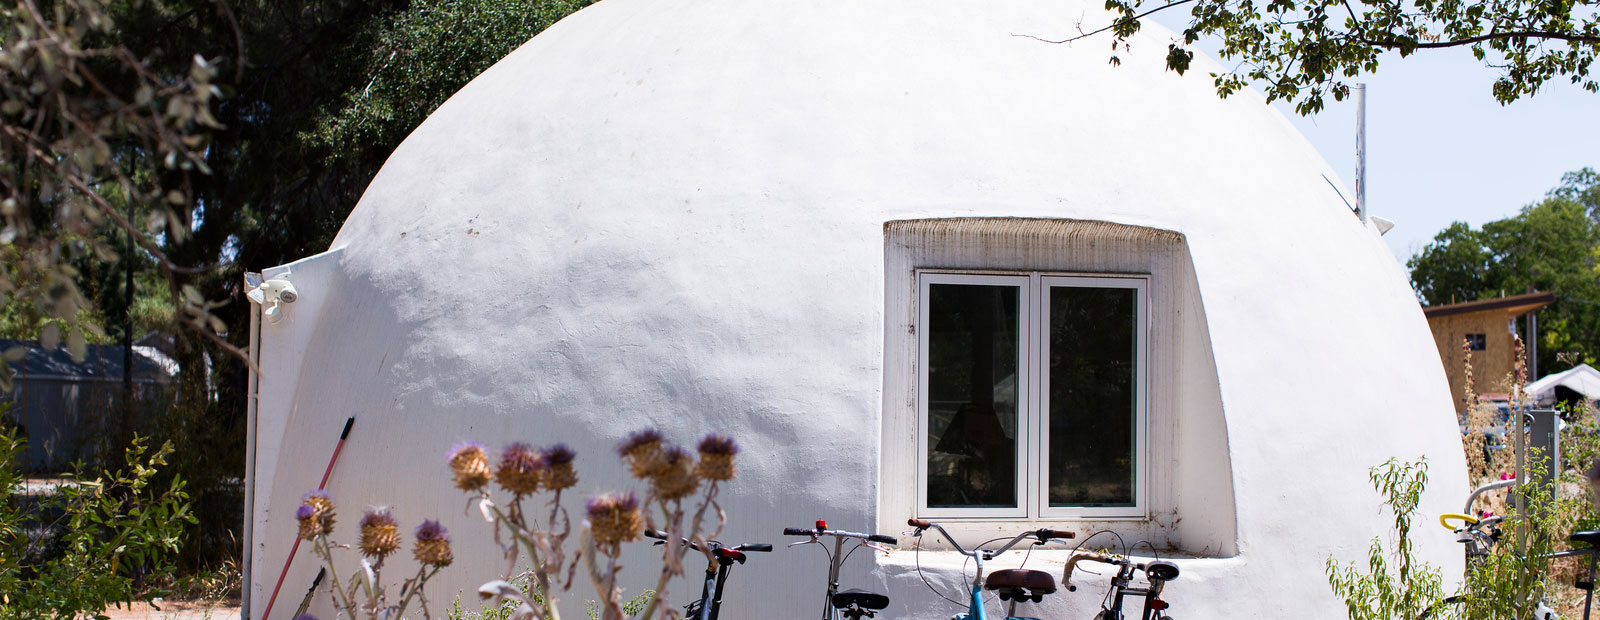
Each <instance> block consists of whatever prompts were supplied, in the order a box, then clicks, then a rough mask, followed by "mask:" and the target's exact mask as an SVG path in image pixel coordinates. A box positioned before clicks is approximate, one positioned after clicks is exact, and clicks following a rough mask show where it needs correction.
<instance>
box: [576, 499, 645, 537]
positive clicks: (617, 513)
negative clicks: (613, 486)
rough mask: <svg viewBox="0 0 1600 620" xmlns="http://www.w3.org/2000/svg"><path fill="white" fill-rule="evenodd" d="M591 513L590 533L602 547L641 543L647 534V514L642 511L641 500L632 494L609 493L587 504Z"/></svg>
mask: <svg viewBox="0 0 1600 620" xmlns="http://www.w3.org/2000/svg"><path fill="white" fill-rule="evenodd" d="M584 508H585V510H586V511H587V512H588V514H589V532H590V535H592V536H594V541H595V542H596V543H600V544H602V545H616V544H618V543H623V542H631V541H635V540H639V537H640V536H641V535H643V533H644V515H643V514H641V513H640V512H639V498H637V497H634V495H633V494H632V493H626V494H619V493H606V494H604V495H599V496H596V497H594V498H591V499H590V500H589V503H588V504H586V505H585V507H584Z"/></svg>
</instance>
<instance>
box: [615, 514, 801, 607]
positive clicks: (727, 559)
mask: <svg viewBox="0 0 1600 620" xmlns="http://www.w3.org/2000/svg"><path fill="white" fill-rule="evenodd" d="M645 535H646V536H649V537H651V538H657V539H663V540H665V539H666V537H667V534H666V533H665V532H661V531H655V530H652V531H647V532H645ZM682 540H683V544H684V545H687V546H688V547H689V548H691V549H694V550H696V551H700V550H701V547H700V545H697V544H695V543H694V541H691V540H689V539H687V538H685V539H682ZM656 544H661V543H656ZM706 547H707V548H708V549H709V550H710V552H711V557H710V559H708V560H706V573H705V584H704V585H703V586H702V587H701V589H700V600H698V601H695V602H693V603H690V604H689V608H688V609H687V610H686V611H687V612H688V617H690V618H694V619H695V620H717V615H718V614H720V613H722V588H723V586H724V585H725V584H727V583H728V573H729V572H731V571H732V570H733V565H734V563H735V562H737V563H739V564H743V563H744V561H745V555H744V552H746V551H763V552H765V551H772V545H768V544H764V543H758V544H750V543H746V544H743V545H739V546H737V547H725V546H723V545H722V543H719V542H717V541H714V540H708V541H706Z"/></svg>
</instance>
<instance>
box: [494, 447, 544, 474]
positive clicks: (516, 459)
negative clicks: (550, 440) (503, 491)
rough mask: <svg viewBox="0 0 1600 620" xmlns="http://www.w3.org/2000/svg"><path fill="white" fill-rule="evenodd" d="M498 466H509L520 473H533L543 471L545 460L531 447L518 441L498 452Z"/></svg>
mask: <svg viewBox="0 0 1600 620" xmlns="http://www.w3.org/2000/svg"><path fill="white" fill-rule="evenodd" d="M500 466H501V467H507V466H511V467H515V468H517V469H518V470H520V471H535V470H539V469H544V466H545V460H544V455H543V454H541V453H538V452H534V451H533V448H532V447H531V446H529V445H528V444H525V443H522V442H520V441H518V442H515V443H512V444H511V445H508V446H506V447H505V449H504V450H501V451H500Z"/></svg>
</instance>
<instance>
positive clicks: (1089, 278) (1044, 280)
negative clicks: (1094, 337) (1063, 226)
mask: <svg viewBox="0 0 1600 620" xmlns="http://www.w3.org/2000/svg"><path fill="white" fill-rule="evenodd" d="M916 277H917V300H916V301H917V322H916V337H917V360H916V364H917V366H916V386H917V387H916V390H917V402H916V411H917V418H916V440H917V448H916V450H917V453H916V484H917V489H916V514H917V515H918V516H919V517H923V518H940V519H972V520H1053V521H1061V520H1073V519H1125V518H1140V519H1142V518H1145V517H1146V516H1147V507H1148V503H1147V500H1146V498H1147V497H1148V495H1149V458H1148V449H1147V445H1148V437H1149V434H1150V433H1149V424H1148V416H1147V412H1146V409H1147V403H1148V400H1149V394H1148V391H1149V385H1148V378H1147V374H1146V373H1147V371H1146V365H1147V364H1148V359H1149V357H1150V356H1149V350H1148V347H1149V330H1150V308H1149V306H1150V303H1149V280H1150V276H1149V275H1144V274H1068V273H1052V272H1039V271H1030V272H985V271H971V270H968V271H951V270H938V269H918V270H916ZM933 284H966V285H988V286H1014V287H1017V289H1018V320H1019V321H1021V325H1020V326H1019V329H1018V336H1019V339H1020V342H1018V343H1017V353H1018V357H1019V360H1018V361H1019V363H1018V371H1017V438H1016V439H1017V451H1016V463H1015V467H1016V471H1015V475H1014V476H1013V480H1014V481H1015V483H1016V485H1017V491H1016V497H1017V499H1018V504H1019V505H1018V506H1017V507H1015V508H950V507H929V506H928V484H927V483H928V439H929V437H928V432H927V431H928V428H929V424H928V373H927V372H926V371H927V368H928V330H927V329H926V328H925V326H926V325H928V319H929V316H928V315H929V308H928V306H929V304H928V299H929V289H930V286H931V285H933ZM1053 286H1080V287H1092V288H1128V289H1133V290H1135V291H1137V293H1136V302H1135V303H1136V306H1135V308H1136V309H1135V313H1136V317H1135V321H1136V325H1137V330H1136V331H1137V333H1136V334H1135V345H1134V346H1135V370H1134V372H1135V375H1134V383H1135V387H1134V479H1135V482H1134V484H1135V488H1134V505H1133V506H1117V507H1051V506H1049V505H1048V498H1049V467H1048V466H1047V464H1048V463H1049V462H1050V461H1049V458H1050V455H1049V441H1048V437H1046V436H1045V433H1043V432H1041V429H1044V428H1048V426H1047V425H1045V424H1044V418H1045V416H1046V415H1047V412H1048V411H1049V410H1050V409H1049V394H1048V390H1046V389H1045V386H1046V385H1048V382H1049V372H1050V371H1049V359H1050V350H1049V348H1050V343H1049V338H1047V337H1046V334H1045V329H1046V325H1045V324H1044V321H1043V320H1042V318H1041V317H1048V316H1050V314H1049V303H1050V301H1049V297H1050V296H1049V294H1048V291H1049V288H1050V287H1053Z"/></svg>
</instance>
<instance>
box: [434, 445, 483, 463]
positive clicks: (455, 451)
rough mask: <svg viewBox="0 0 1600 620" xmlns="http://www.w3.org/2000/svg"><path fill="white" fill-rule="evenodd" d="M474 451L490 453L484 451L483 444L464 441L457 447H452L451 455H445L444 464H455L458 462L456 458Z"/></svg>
mask: <svg viewBox="0 0 1600 620" xmlns="http://www.w3.org/2000/svg"><path fill="white" fill-rule="evenodd" d="M473 450H477V451H479V452H484V453H486V454H487V452H488V451H487V450H484V448H483V444H481V443H478V442H476V441H462V442H459V443H457V444H456V445H454V446H451V447H450V452H449V454H447V455H445V459H444V462H446V463H451V462H454V461H455V460H456V457H459V456H461V455H462V453H465V452H471V451H473Z"/></svg>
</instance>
